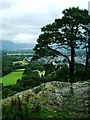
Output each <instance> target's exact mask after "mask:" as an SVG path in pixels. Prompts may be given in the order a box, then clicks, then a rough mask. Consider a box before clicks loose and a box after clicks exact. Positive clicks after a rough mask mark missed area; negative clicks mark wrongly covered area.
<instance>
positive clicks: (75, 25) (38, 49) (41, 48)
mask: <svg viewBox="0 0 90 120" xmlns="http://www.w3.org/2000/svg"><path fill="white" fill-rule="evenodd" d="M62 13H63V16H62V18H61V19H56V20H55V22H54V23H52V24H48V25H46V26H44V27H43V28H41V32H42V33H41V34H40V35H39V38H38V39H37V43H38V44H36V46H35V48H34V50H35V54H36V55H35V57H34V58H36V57H37V58H40V57H41V58H42V57H47V56H53V58H54V57H55V56H63V57H65V58H66V59H67V60H68V63H69V69H70V70H69V71H70V73H69V76H70V77H69V78H70V82H71V83H73V82H74V81H73V80H74V69H75V68H74V65H75V60H74V57H75V50H76V49H77V48H80V47H81V45H82V44H83V42H85V41H86V40H87V37H86V36H85V32H87V30H86V26H87V25H88V24H89V19H90V16H89V15H88V11H87V10H80V9H79V8H78V7H77V8H74V7H73V8H69V9H65V10H64V11H63V12H62ZM62 50H66V51H68V50H70V56H71V59H70V58H69V57H68V55H66V54H64V53H63V52H62Z"/></svg>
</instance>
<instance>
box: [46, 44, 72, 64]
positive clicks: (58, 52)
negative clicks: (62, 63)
mask: <svg viewBox="0 0 90 120" xmlns="http://www.w3.org/2000/svg"><path fill="white" fill-rule="evenodd" d="M47 48H48V49H49V50H51V51H53V52H56V53H57V54H59V55H61V56H63V57H65V58H66V59H67V60H68V62H69V64H70V63H71V61H70V59H69V57H68V56H66V55H64V54H63V53H61V52H60V51H57V50H55V49H52V48H50V47H49V46H47Z"/></svg>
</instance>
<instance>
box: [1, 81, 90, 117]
mask: <svg viewBox="0 0 90 120" xmlns="http://www.w3.org/2000/svg"><path fill="white" fill-rule="evenodd" d="M89 86H90V80H88V81H84V82H76V83H73V84H72V85H71V84H70V83H69V82H59V81H52V82H47V83H43V84H41V85H40V86H37V87H34V88H33V89H29V90H26V91H23V92H20V93H17V94H15V95H14V96H12V97H8V98H6V99H4V100H3V102H4V103H5V102H9V101H10V100H11V98H13V97H19V98H20V99H21V100H23V101H24V102H30V103H32V104H40V106H47V107H50V108H52V109H54V108H56V109H67V110H68V111H71V112H73V113H75V116H76V117H77V116H78V117H87V116H89V107H90V106H89V92H90V89H89Z"/></svg>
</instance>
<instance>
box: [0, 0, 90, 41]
mask: <svg viewBox="0 0 90 120" xmlns="http://www.w3.org/2000/svg"><path fill="white" fill-rule="evenodd" d="M70 6H71V7H72V6H75V7H77V6H80V7H81V8H87V7H88V0H83V2H82V1H81V0H63V1H61V0H0V23H1V24H0V26H1V27H0V39H5V40H11V41H14V42H36V39H37V36H39V34H40V28H41V27H43V26H44V25H46V24H49V23H52V22H53V21H54V19H56V18H58V17H61V16H62V11H63V10H64V9H66V8H69V7H70Z"/></svg>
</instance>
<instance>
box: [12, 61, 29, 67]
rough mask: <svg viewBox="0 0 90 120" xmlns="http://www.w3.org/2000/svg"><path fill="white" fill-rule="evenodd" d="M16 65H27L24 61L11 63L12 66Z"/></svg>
mask: <svg viewBox="0 0 90 120" xmlns="http://www.w3.org/2000/svg"><path fill="white" fill-rule="evenodd" d="M17 63H19V64H21V66H24V65H28V62H25V61H15V62H13V65H14V64H17Z"/></svg>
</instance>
